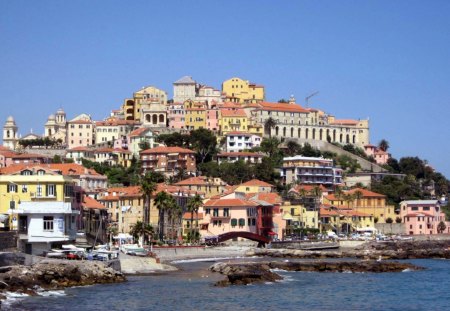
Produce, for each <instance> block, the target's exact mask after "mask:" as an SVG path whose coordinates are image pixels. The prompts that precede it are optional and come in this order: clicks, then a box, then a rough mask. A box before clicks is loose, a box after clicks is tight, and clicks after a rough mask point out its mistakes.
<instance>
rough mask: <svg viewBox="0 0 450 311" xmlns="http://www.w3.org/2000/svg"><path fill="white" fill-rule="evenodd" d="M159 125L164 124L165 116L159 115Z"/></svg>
mask: <svg viewBox="0 0 450 311" xmlns="http://www.w3.org/2000/svg"><path fill="white" fill-rule="evenodd" d="M159 123H164V115H163V114H160V115H159Z"/></svg>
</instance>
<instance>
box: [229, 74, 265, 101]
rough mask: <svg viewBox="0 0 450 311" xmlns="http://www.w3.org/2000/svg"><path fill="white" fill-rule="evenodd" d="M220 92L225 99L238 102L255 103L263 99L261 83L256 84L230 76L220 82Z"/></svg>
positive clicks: (263, 91)
mask: <svg viewBox="0 0 450 311" xmlns="http://www.w3.org/2000/svg"><path fill="white" fill-rule="evenodd" d="M222 93H224V95H225V97H226V99H227V100H229V101H232V102H239V103H256V102H261V101H264V100H265V90H264V86H263V85H258V84H255V83H252V82H249V81H248V80H243V79H241V78H237V77H234V78H231V79H229V80H226V81H224V82H223V83H222Z"/></svg>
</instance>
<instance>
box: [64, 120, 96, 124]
mask: <svg viewBox="0 0 450 311" xmlns="http://www.w3.org/2000/svg"><path fill="white" fill-rule="evenodd" d="M67 123H69V124H94V122H93V121H86V120H75V121H67Z"/></svg>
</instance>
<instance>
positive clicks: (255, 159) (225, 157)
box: [216, 152, 264, 164]
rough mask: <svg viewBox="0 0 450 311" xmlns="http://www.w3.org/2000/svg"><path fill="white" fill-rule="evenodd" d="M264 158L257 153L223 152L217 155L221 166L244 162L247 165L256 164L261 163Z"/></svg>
mask: <svg viewBox="0 0 450 311" xmlns="http://www.w3.org/2000/svg"><path fill="white" fill-rule="evenodd" d="M263 157H264V156H263V155H262V154H260V153H256V152H221V153H219V154H217V156H216V158H217V162H218V163H219V164H221V163H223V162H231V163H233V162H236V161H244V162H246V163H251V164H256V163H261V162H262V158H263Z"/></svg>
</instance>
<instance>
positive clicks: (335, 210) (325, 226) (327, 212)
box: [319, 204, 375, 234]
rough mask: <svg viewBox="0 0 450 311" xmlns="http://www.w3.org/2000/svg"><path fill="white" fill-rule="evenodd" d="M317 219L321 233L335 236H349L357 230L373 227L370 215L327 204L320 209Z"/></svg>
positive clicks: (372, 219)
mask: <svg viewBox="0 0 450 311" xmlns="http://www.w3.org/2000/svg"><path fill="white" fill-rule="evenodd" d="M319 217H320V228H321V232H327V231H333V232H335V233H337V234H339V233H344V234H349V233H351V232H355V231H357V230H358V229H364V228H374V226H375V222H374V217H373V216H372V215H368V214H364V213H361V212H358V211H355V210H354V209H348V208H339V207H336V206H333V205H327V204H324V205H323V206H322V207H321V208H320V213H319Z"/></svg>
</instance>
